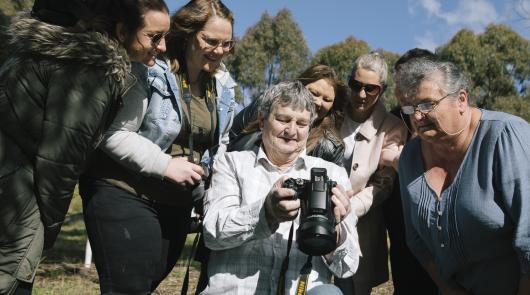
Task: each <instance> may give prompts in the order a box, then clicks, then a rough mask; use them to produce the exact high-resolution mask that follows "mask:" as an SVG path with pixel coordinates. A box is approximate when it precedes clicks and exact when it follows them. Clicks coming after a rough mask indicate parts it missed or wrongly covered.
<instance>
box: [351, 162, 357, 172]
mask: <svg viewBox="0 0 530 295" xmlns="http://www.w3.org/2000/svg"><path fill="white" fill-rule="evenodd" d="M357 168H359V164H358V163H355V164H353V166H352V167H351V169H353V171H355V170H357Z"/></svg>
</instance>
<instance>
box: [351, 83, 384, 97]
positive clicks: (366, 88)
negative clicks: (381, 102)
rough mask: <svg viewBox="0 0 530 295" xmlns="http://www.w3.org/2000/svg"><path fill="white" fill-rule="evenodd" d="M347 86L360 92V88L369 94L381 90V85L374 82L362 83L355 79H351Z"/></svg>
mask: <svg viewBox="0 0 530 295" xmlns="http://www.w3.org/2000/svg"><path fill="white" fill-rule="evenodd" d="M349 86H350V88H351V90H353V91H355V92H361V90H364V92H365V93H366V94H368V95H370V96H376V95H378V94H379V93H380V92H381V86H379V85H376V84H364V83H362V82H359V81H357V80H355V79H351V81H350V85H349Z"/></svg>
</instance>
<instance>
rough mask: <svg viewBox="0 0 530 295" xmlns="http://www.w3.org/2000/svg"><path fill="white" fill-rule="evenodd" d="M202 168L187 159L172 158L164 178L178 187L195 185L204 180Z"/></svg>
mask: <svg viewBox="0 0 530 295" xmlns="http://www.w3.org/2000/svg"><path fill="white" fill-rule="evenodd" d="M203 174H204V171H203V170H202V167H201V166H199V165H197V164H194V163H191V162H189V161H188V159H187V158H186V157H178V158H172V159H171V160H170V161H169V165H168V166H167V168H166V172H165V173H164V178H165V179H167V180H169V181H171V182H174V183H176V184H178V185H182V186H186V185H195V184H197V183H199V182H200V181H201V179H202V176H203Z"/></svg>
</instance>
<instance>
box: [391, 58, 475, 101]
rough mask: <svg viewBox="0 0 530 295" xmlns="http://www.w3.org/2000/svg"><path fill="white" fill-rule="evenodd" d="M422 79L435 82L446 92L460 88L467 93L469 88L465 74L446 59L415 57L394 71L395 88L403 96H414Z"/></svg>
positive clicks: (469, 84)
mask: <svg viewBox="0 0 530 295" xmlns="http://www.w3.org/2000/svg"><path fill="white" fill-rule="evenodd" d="M439 75H440V76H441V79H440V78H439V77H440V76H439ZM422 81H431V82H433V83H436V85H438V87H440V89H442V91H444V93H446V94H447V93H454V92H457V91H459V90H461V89H463V90H466V91H467V92H468V93H469V91H470V89H471V81H470V80H469V78H468V77H467V75H466V74H465V73H464V72H463V71H462V70H460V69H459V68H458V67H457V66H456V65H455V64H453V63H451V62H447V61H436V60H429V59H425V58H416V59H412V60H410V61H408V62H406V63H404V64H403V65H402V66H401V67H400V68H399V70H398V72H397V73H396V87H397V90H398V91H399V92H400V93H402V94H403V95H404V96H405V97H414V96H416V94H417V92H418V87H419V85H420V83H421V82H422Z"/></svg>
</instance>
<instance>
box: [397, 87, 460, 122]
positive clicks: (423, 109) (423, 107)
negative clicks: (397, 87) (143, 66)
mask: <svg viewBox="0 0 530 295" xmlns="http://www.w3.org/2000/svg"><path fill="white" fill-rule="evenodd" d="M458 91H459V90H458ZM458 91H455V92H451V93H448V94H446V95H445V96H444V97H442V98H440V99H439V100H437V101H429V102H422V103H419V104H417V105H408V106H402V107H401V112H402V113H403V114H405V115H409V116H410V115H412V114H414V113H415V112H416V110H418V111H419V112H420V113H422V114H424V115H426V114H428V113H430V112H432V111H434V109H435V108H436V107H437V106H438V105H439V104H440V102H442V100H444V99H445V98H446V97H450V96H453V95H455V94H457V93H458Z"/></svg>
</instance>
